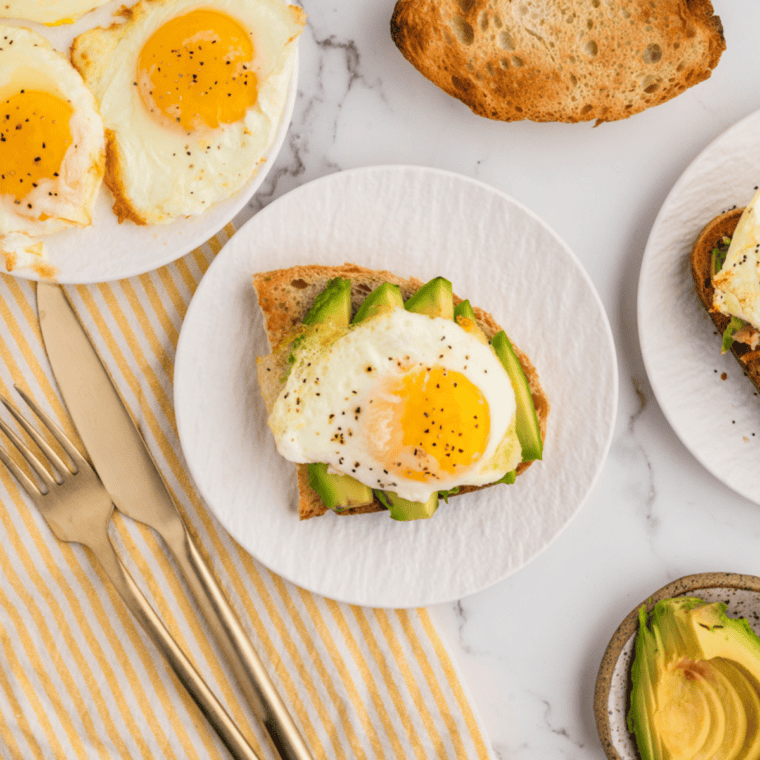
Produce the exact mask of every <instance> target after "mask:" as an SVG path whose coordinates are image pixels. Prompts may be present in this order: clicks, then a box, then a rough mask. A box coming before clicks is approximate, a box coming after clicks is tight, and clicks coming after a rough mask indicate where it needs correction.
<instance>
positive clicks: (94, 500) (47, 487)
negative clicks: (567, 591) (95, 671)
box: [0, 386, 260, 760]
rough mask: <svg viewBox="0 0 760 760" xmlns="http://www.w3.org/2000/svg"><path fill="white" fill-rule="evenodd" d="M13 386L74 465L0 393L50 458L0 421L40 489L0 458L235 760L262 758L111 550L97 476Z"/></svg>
mask: <svg viewBox="0 0 760 760" xmlns="http://www.w3.org/2000/svg"><path fill="white" fill-rule="evenodd" d="M15 387H16V390H17V391H18V393H19V395H20V396H21V397H22V398H23V399H24V401H25V402H26V403H27V405H28V406H29V407H30V408H31V410H32V411H33V412H34V413H35V415H36V416H37V417H38V418H39V420H40V421H41V422H42V423H43V424H44V425H45V427H47V429H48V430H49V431H50V433H51V434H52V435H53V437H54V438H55V439H56V440H57V441H58V443H60V445H61V447H62V448H63V450H64V451H65V452H66V454H67V455H68V457H69V459H70V460H71V461H70V463H66V462H64V461H63V459H61V457H59V456H58V454H57V453H56V452H55V450H54V449H53V448H52V447H51V446H50V445H49V444H48V443H47V441H46V440H45V439H44V438H43V436H42V435H41V434H40V433H39V432H38V430H37V429H36V428H35V427H34V426H33V425H32V424H31V423H30V422H29V421H28V420H27V419H26V418H25V417H24V416H23V415H22V414H21V412H19V411H18V409H16V407H15V406H14V405H13V404H12V403H11V402H10V401H9V400H8V399H6V398H5V397H4V396H2V395H0V402H2V403H3V404H4V405H5V407H6V408H7V409H8V411H9V412H10V413H11V414H12V415H13V417H14V418H15V419H16V421H17V422H18V423H19V425H21V427H22V428H23V429H24V430H25V431H26V432H27V433H28V435H29V436H30V438H31V439H32V440H33V441H34V443H35V444H36V445H37V447H38V448H39V449H40V451H41V452H42V453H43V454H44V456H45V457H46V458H47V460H48V461H47V466H46V465H45V464H43V463H42V461H40V459H39V458H38V457H37V455H36V454H35V453H34V452H33V451H32V450H31V449H30V448H29V447H28V446H27V445H26V444H25V443H24V442H23V441H22V440H21V438H19V436H18V435H17V434H16V433H15V432H14V431H13V430H12V429H11V428H10V427H9V426H8V425H7V424H6V423H5V422H4V421H3V420H2V419H0V430H2V431H3V432H4V433H5V435H6V436H7V437H8V439H9V440H10V441H11V443H12V444H13V445H14V446H15V447H16V449H17V450H18V451H19V452H20V453H21V455H22V456H23V457H24V459H26V461H27V462H28V463H29V466H30V467H31V468H32V470H33V471H34V472H35V473H36V475H37V477H38V478H39V480H40V482H41V486H38V485H37V483H35V482H34V480H32V478H30V477H29V476H28V475H27V474H26V473H25V472H24V470H23V469H22V468H21V467H20V466H19V465H17V464H16V463H15V462H14V461H13V460H12V459H11V457H10V456H9V455H8V452H7V451H6V450H5V449H4V448H3V447H2V446H0V460H2V462H3V463H4V464H5V466H6V467H7V468H8V469H9V470H10V472H11V473H12V474H13V476H14V477H15V478H16V480H18V482H19V483H20V485H21V486H22V487H23V488H24V490H25V491H26V492H27V493H28V494H29V496H30V497H31V499H32V501H33V502H34V503H35V504H36V505H37V507H38V509H39V510H40V512H41V513H42V516H43V517H44V518H45V520H46V521H47V524H48V525H49V526H50V529H51V530H52V531H53V533H54V534H55V535H56V536H57V537H58V538H59V539H60V540H61V541H66V542H75V543H79V544H83V545H84V546H86V547H88V548H89V549H90V550H91V551H92V553H93V554H94V555H95V557H96V558H97V560H98V562H100V564H101V566H102V568H103V570H104V571H105V573H106V575H107V576H108V578H109V579H110V581H111V583H113V585H114V587H115V588H116V590H117V592H118V593H119V596H120V597H121V598H122V600H123V601H124V603H125V604H126V605H127V607H128V609H129V610H130V611H131V612H132V614H133V615H134V616H135V617H136V618H137V620H138V622H139V623H140V624H141V625H142V627H143V628H144V630H145V632H146V633H147V634H148V636H149V637H150V638H151V640H152V641H153V643H154V644H155V645H156V646H157V647H158V649H159V650H160V651H161V652H162V654H163V655H164V656H165V657H166V659H167V661H168V663H169V665H170V666H171V668H172V670H173V671H174V672H175V674H176V675H177V677H178V678H179V680H180V681H181V683H182V684H183V686H184V687H185V688H186V689H187V691H188V692H189V694H190V696H191V697H192V698H193V700H194V701H195V703H196V704H197V705H198V707H199V708H200V710H201V712H202V713H203V714H204V715H205V716H206V718H207V720H208V721H209V723H210V724H211V726H212V727H213V728H214V730H215V731H216V732H217V734H218V735H219V737H220V739H221V740H222V742H224V744H225V745H226V747H227V749H228V750H229V751H230V754H231V755H232V756H233V757H234V758H235V760H260V759H259V756H258V755H257V754H256V753H255V752H254V750H253V748H252V747H251V745H250V744H249V743H248V741H247V740H246V738H245V737H244V736H243V734H242V733H241V732H240V729H239V728H238V727H237V725H236V724H235V723H234V721H233V720H232V718H230V716H229V714H228V713H227V711H226V710H225V709H224V707H223V706H222V704H221V703H220V702H219V700H218V699H217V698H216V696H215V695H214V693H213V692H212V691H211V690H210V689H209V687H208V685H207V684H206V682H205V681H204V680H203V677H202V676H201V675H200V673H198V671H197V670H196V669H195V668H194V667H193V665H192V663H191V662H190V660H189V659H188V658H187V656H186V655H185V653H184V652H183V651H182V649H180V647H179V645H178V644H177V642H176V641H175V640H174V638H173V637H172V635H171V634H170V633H169V631H168V630H167V629H166V627H165V626H164V624H163V622H162V621H161V619H160V618H159V617H158V615H157V614H156V612H155V611H154V610H153V608H152V607H151V605H150V603H149V602H148V600H147V599H146V598H145V597H144V596H143V594H142V592H141V591H140V589H139V587H138V586H137V585H136V584H135V582H134V580H133V579H132V576H131V575H130V574H129V571H128V570H127V568H126V567H125V566H124V565H123V563H122V561H121V559H120V558H119V555H118V554H117V553H116V550H115V549H114V548H113V545H112V544H111V539H110V538H109V536H108V525H109V523H110V521H111V514H112V512H113V508H114V506H113V503H112V501H111V497H110V496H109V495H108V493H107V492H106V490H105V488H104V487H103V484H102V483H101V482H100V479H99V478H98V476H97V474H96V473H95V471H94V470H93V469H92V467H91V466H90V464H89V462H88V461H87V460H86V459H85V457H84V456H82V454H81V453H80V452H79V451H78V450H77V448H76V447H75V446H74V445H73V444H72V443H71V441H70V440H69V439H68V438H67V437H66V434H65V433H64V432H63V430H61V428H60V427H58V425H57V424H56V423H55V422H54V421H53V420H52V419H51V417H50V416H49V415H48V414H46V413H45V412H44V411H43V410H42V409H40V408H39V406H37V404H36V403H35V402H34V401H33V400H32V399H31V398H30V397H29V396H28V394H27V393H25V392H24V391H23V390H21V388H19V387H18V386H15Z"/></svg>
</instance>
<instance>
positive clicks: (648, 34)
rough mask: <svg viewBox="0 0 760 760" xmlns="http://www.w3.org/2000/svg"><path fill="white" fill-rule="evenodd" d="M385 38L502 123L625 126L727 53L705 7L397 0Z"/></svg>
mask: <svg viewBox="0 0 760 760" xmlns="http://www.w3.org/2000/svg"><path fill="white" fill-rule="evenodd" d="M391 36H392V38H393V41H394V42H395V43H396V46H397V47H398V48H399V50H400V51H401V53H402V54H403V55H404V57H405V58H406V59H407V60H408V61H409V62H410V63H411V64H412V65H413V66H414V67H415V68H417V69H418V70H419V71H420V72H421V73H422V74H423V75H424V76H426V77H427V78H428V79H430V80H431V81H432V82H433V83H434V84H436V85H437V86H438V87H440V88H441V89H443V90H444V91H445V92H447V93H448V94H449V95H452V96H453V97H455V98H458V99H459V100H461V101H462V102H464V103H465V104H466V105H468V106H469V107H470V108H471V109H472V110H473V111H474V112H475V113H476V114H478V115H480V116H485V117H487V118H490V119H499V120H502V121H519V120H522V119H531V120H533V121H561V122H579V121H590V120H593V119H596V120H597V123H599V122H603V121H614V120H617V119H626V118H628V117H629V116H631V115H632V114H634V113H639V112H640V111H643V110H645V109H646V108H650V107H651V106H656V105H659V104H661V103H664V102H665V101H667V100H669V99H671V98H673V97H675V96H676V95H678V94H680V93H681V92H683V91H684V90H686V89H687V88H689V87H691V86H693V85H695V84H697V83H698V82H701V81H702V80H704V79H707V78H708V77H709V76H710V73H711V70H712V69H713V68H715V66H717V64H718V61H719V60H720V56H721V53H722V52H723V50H725V47H726V43H725V39H724V37H723V27H722V25H721V22H720V18H719V17H718V16H715V15H713V7H712V4H711V2H710V0H657V2H656V3H653V2H649V0H617V2H616V3H615V4H614V7H613V5H612V4H611V3H609V2H598V1H597V2H589V0H583V1H581V0H567V1H566V2H562V3H557V2H554V1H553V0H552V1H551V2H547V0H522V2H519V3H518V2H512V1H511V0H398V1H397V3H396V6H395V9H394V12H393V16H392V19H391Z"/></svg>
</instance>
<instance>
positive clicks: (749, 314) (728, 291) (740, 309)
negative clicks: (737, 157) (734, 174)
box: [712, 191, 760, 330]
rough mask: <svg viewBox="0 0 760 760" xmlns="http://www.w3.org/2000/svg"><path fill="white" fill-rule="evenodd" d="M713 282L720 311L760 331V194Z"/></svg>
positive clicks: (748, 209) (746, 213) (742, 219)
mask: <svg viewBox="0 0 760 760" xmlns="http://www.w3.org/2000/svg"><path fill="white" fill-rule="evenodd" d="M712 283H713V287H714V288H715V293H714V295H713V306H714V307H715V308H716V309H717V310H718V311H720V312H722V313H723V314H726V315H728V316H734V317H739V318H740V319H743V320H744V321H745V322H748V323H749V324H751V325H752V326H753V327H754V328H755V329H757V330H760V191H758V192H757V193H756V194H755V197H754V198H753V199H752V200H751V201H750V202H749V204H748V205H747V207H746V208H745V209H744V211H743V213H742V215H741V217H740V218H739V223H738V224H737V225H736V229H735V230H734V234H733V235H732V236H731V244H730V245H729V247H728V251H727V253H726V260H725V262H724V264H723V267H722V268H721V269H720V271H719V272H718V273H717V274H715V275H714V276H713V278H712Z"/></svg>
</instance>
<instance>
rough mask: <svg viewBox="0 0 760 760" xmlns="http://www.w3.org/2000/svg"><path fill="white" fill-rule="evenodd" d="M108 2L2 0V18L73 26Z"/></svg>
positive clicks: (0, 5)
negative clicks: (75, 21)
mask: <svg viewBox="0 0 760 760" xmlns="http://www.w3.org/2000/svg"><path fill="white" fill-rule="evenodd" d="M107 2H108V0H2V2H0V18H15V19H23V20H24V21H36V22H37V23H39V24H47V25H49V26H55V25H57V24H71V23H72V22H73V21H74V20H75V19H77V18H79V16H81V15H82V14H83V13H87V12H88V11H91V10H93V9H95V8H98V7H100V6H101V5H103V4H105V3H107Z"/></svg>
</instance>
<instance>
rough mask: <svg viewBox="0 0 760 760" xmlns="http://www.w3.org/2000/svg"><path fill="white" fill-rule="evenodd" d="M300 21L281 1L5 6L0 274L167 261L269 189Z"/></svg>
mask: <svg viewBox="0 0 760 760" xmlns="http://www.w3.org/2000/svg"><path fill="white" fill-rule="evenodd" d="M304 20H305V16H304V14H303V13H302V11H301V10H300V9H299V8H297V7H295V6H290V5H287V4H286V3H285V2H283V0H254V1H253V2H251V1H246V2H243V1H242V0H205V2H202V3H201V2H198V0H141V2H137V3H133V4H131V5H124V4H123V3H122V2H113V1H112V2H106V3H103V2H102V1H101V2H98V1H97V0H55V1H54V2H48V1H46V2H42V1H41V0H40V1H35V0H8V2H5V3H3V4H2V7H1V8H0V106H2V113H1V114H0V164H1V165H2V166H3V173H2V175H0V252H2V253H4V255H3V256H0V271H2V270H4V271H10V272H12V273H13V274H14V275H17V276H21V277H25V278H28V279H43V278H44V279H53V280H56V281H58V282H61V283H88V282H101V281H107V280H114V279H119V278H123V277H129V276H133V275H136V274H140V273H143V272H146V271H149V270H152V269H155V268H157V267H159V266H161V265H163V264H166V263H169V262H170V261H173V260H175V259H177V258H179V257H180V256H182V255H184V254H185V253H187V252H189V251H191V250H192V249H193V248H194V247H196V246H197V245H200V244H201V243H203V242H205V241H206V240H207V239H208V238H209V237H211V236H212V235H213V234H214V233H216V232H217V231H218V230H220V229H221V228H222V227H224V225H225V224H227V222H229V221H230V220H231V219H232V218H233V217H234V216H235V215H236V214H237V213H238V212H239V211H240V210H241V208H242V207H243V206H244V205H245V203H246V202H247V201H248V199H249V198H250V197H251V195H252V194H253V193H254V192H255V190H256V189H257V188H258V187H259V186H260V185H261V183H262V182H263V181H264V178H265V176H266V173H267V170H268V168H269V166H270V165H271V163H272V161H273V160H274V158H275V156H276V154H277V151H278V150H279V148H280V146H281V144H282V141H283V139H284V135H285V132H286V131H287V127H288V125H289V121H290V115H291V112H292V108H293V104H294V100H295V86H296V81H295V80H296V76H297V40H298V35H299V34H300V32H301V30H302V28H303V25H304Z"/></svg>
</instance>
